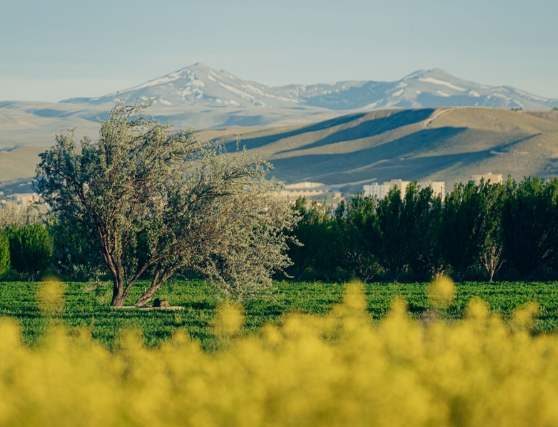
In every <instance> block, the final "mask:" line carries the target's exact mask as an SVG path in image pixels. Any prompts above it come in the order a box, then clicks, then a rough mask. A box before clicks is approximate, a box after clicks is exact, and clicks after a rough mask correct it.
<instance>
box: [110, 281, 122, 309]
mask: <svg viewBox="0 0 558 427" xmlns="http://www.w3.org/2000/svg"><path fill="white" fill-rule="evenodd" d="M125 300H126V295H124V284H123V283H122V282H121V281H119V280H117V279H116V278H115V279H114V285H113V288H112V301H111V303H110V305H111V306H112V307H122V306H123V305H124V301H125Z"/></svg>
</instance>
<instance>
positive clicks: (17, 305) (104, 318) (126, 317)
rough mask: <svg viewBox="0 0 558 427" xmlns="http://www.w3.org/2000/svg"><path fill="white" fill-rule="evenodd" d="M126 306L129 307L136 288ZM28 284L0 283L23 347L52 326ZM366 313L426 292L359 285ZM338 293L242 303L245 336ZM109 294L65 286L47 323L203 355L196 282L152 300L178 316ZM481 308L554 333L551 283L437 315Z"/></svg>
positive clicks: (2, 306)
mask: <svg viewBox="0 0 558 427" xmlns="http://www.w3.org/2000/svg"><path fill="white" fill-rule="evenodd" d="M144 285H145V286H147V283H145V284H140V286H139V287H138V288H137V289H136V293H134V294H132V295H131V296H130V298H129V302H130V303H131V302H132V301H133V300H134V297H135V296H137V295H139V293H140V291H142V289H143V286H144ZM38 286H39V284H38V283H36V282H3V283H0V315H1V316H8V317H12V318H15V319H17V320H18V321H19V323H20V324H21V325H22V328H23V338H24V341H25V342H26V343H27V344H31V345H32V344H34V343H36V342H37V341H38V340H40V337H41V335H42V334H43V332H44V331H45V330H46V329H47V327H48V325H49V323H50V322H51V321H52V319H50V318H48V317H47V316H45V315H44V313H42V312H41V310H39V307H38V304H37V298H36V294H37V289H38ZM365 287H366V296H367V300H368V310H369V312H370V314H371V315H372V316H373V318H374V319H380V318H382V317H383V316H384V315H385V314H386V313H387V312H388V310H389V307H390V304H391V302H392V301H393V299H394V298H395V297H399V298H402V299H405V300H406V301H407V302H408V305H409V312H410V315H411V316H413V317H416V318H418V317H420V316H422V315H423V314H424V313H425V311H426V310H428V299H427V297H426V289H427V284H424V283H422V284H420V283H412V284H409V283H404V284H386V283H371V284H366V285H365ZM342 293H343V285H342V284H339V283H321V282H276V289H275V291H274V297H273V298H272V299H268V300H265V299H259V300H252V301H248V302H246V303H244V309H245V312H246V332H247V333H251V332H254V331H257V330H258V328H260V327H261V325H263V324H264V323H266V322H277V321H279V320H280V317H281V315H282V314H283V313H286V312H307V313H320V314H323V313H327V312H328V311H329V310H330V309H331V308H332V306H333V305H334V304H336V303H339V302H341V299H342ZM110 295H111V286H110V284H109V283H104V284H100V285H95V284H91V283H76V282H73V283H67V284H66V291H65V304H64V309H63V310H62V312H61V313H60V314H59V315H57V316H56V318H55V319H54V320H55V321H61V322H62V323H63V324H65V325H66V326H68V327H70V328H86V329H88V330H90V331H91V334H92V336H93V338H94V339H97V340H99V341H101V342H102V343H104V344H106V345H108V346H111V345H112V344H113V342H114V338H115V337H116V336H117V334H118V332H119V331H120V330H121V329H122V328H134V329H137V330H139V331H141V332H142V334H143V336H144V340H145V344H146V345H148V346H157V345H159V344H160V343H161V342H162V341H163V340H166V339H168V338H170V336H171V335H172V333H173V331H175V330H177V329H183V330H184V329H185V330H187V331H188V333H189V334H190V336H191V337H192V338H194V339H196V340H199V341H200V342H201V343H202V345H203V347H204V348H206V349H211V348H212V346H213V345H214V344H215V343H216V339H215V338H214V337H213V335H212V334H211V319H212V317H213V315H214V311H215V308H216V307H217V305H218V303H219V301H220V300H221V299H220V295H219V294H218V292H216V291H215V290H214V289H213V288H211V287H210V286H208V285H207V284H206V283H205V282H203V281H191V282H186V281H175V282H173V283H172V284H171V285H170V286H165V287H164V288H163V289H162V290H161V291H160V293H159V295H158V296H159V297H160V298H162V299H167V300H168V301H169V302H170V303H171V305H180V306H183V307H184V308H185V309H184V310H182V311H165V310H153V311H144V310H138V309H130V310H126V309H124V310H122V309H120V310H119V309H111V308H110V307H109V306H108V305H109V302H110ZM474 296H477V297H480V298H482V299H483V300H485V301H487V302H488V304H489V305H490V308H491V310H493V311H494V312H497V313H499V314H501V315H502V316H503V317H504V318H507V317H509V315H510V314H511V312H512V310H513V309H514V308H516V307H520V306H522V305H524V304H526V303H528V302H530V301H535V302H537V303H538V304H539V306H540V308H541V309H540V312H539V315H538V317H537V321H536V324H535V327H534V332H535V333H542V332H551V331H554V330H556V329H557V327H558V283H557V282H547V283H523V282H513V283H512V282H501V283H472V282H468V283H463V284H457V298H456V300H455V301H454V302H453V304H452V305H451V306H450V307H449V309H448V310H447V312H446V313H445V315H446V316H447V317H449V318H454V319H459V318H461V317H462V316H463V313H464V310H465V306H466V305H467V303H468V301H469V300H470V299H471V298H472V297H474Z"/></svg>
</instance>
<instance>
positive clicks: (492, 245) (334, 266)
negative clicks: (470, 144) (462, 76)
mask: <svg viewBox="0 0 558 427" xmlns="http://www.w3.org/2000/svg"><path fill="white" fill-rule="evenodd" d="M293 209H295V210H296V211H297V212H298V213H299V214H300V219H299V224H298V227H297V229H296V231H295V235H296V237H297V238H298V240H299V241H300V242H301V243H302V244H303V246H295V245H292V247H291V250H290V256H291V259H292V260H293V262H294V265H293V266H292V267H291V268H290V270H289V273H290V275H291V276H293V277H294V278H296V279H302V278H319V279H324V280H331V279H332V278H336V279H342V278H349V277H359V278H361V279H362V280H363V281H365V282H366V281H369V280H371V279H372V278H374V277H376V278H378V277H380V278H384V279H388V280H393V281H399V280H404V279H407V280H430V279H431V278H432V277H436V276H439V275H441V274H451V275H453V276H454V277H455V278H456V279H457V280H459V281H462V280H464V279H466V278H469V279H480V280H489V281H492V280H493V279H494V278H495V277H498V278H500V279H512V278H515V279H524V280H533V279H541V280H544V279H547V278H550V277H555V276H558V179H556V178H554V179H551V180H543V179H539V178H525V179H524V180H523V181H521V182H519V183H517V182H515V181H514V180H513V179H511V178H509V179H508V180H507V181H506V182H505V183H502V184H492V183H490V182H481V183H480V184H479V185H475V183H473V182H472V181H470V182H468V183H461V184H457V185H456V186H455V187H454V189H453V191H452V192H451V193H450V194H448V195H447V196H446V198H445V200H442V199H441V197H440V196H437V195H435V194H433V192H432V189H431V188H420V187H419V186H418V185H417V183H416V182H414V183H411V184H410V185H409V186H408V188H407V189H406V193H405V196H404V197H403V198H402V197H401V191H400V190H399V189H397V188H394V189H393V190H392V191H390V193H389V194H388V195H387V196H386V198H384V199H383V200H376V199H373V198H370V197H363V196H362V195H357V196H355V197H354V198H352V199H350V200H348V201H344V202H341V203H340V204H339V205H338V206H337V207H336V208H335V209H331V208H329V207H327V206H326V204H321V203H317V202H311V203H310V204H307V202H306V200H305V199H298V200H297V201H296V203H295V205H294V207H293Z"/></svg>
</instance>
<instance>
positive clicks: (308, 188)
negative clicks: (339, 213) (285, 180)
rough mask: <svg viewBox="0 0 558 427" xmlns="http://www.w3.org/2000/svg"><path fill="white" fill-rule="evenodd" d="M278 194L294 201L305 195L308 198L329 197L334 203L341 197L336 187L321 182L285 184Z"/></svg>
mask: <svg viewBox="0 0 558 427" xmlns="http://www.w3.org/2000/svg"><path fill="white" fill-rule="evenodd" d="M278 196H279V197H280V198H282V199H289V200H291V201H294V200H296V199H298V198H299V197H306V198H307V199H308V200H325V199H326V198H327V199H330V200H332V201H333V202H334V203H335V202H338V201H340V200H341V199H342V195H341V192H340V191H339V190H338V189H337V187H330V186H329V185H326V184H323V183H321V182H297V183H295V184H289V185H286V186H285V187H284V188H283V189H282V190H281V191H279V194H278Z"/></svg>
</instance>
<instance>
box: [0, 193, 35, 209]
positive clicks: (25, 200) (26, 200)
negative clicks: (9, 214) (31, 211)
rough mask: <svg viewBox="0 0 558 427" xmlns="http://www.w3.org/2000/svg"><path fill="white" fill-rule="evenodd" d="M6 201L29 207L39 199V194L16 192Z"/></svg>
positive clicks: (25, 207)
mask: <svg viewBox="0 0 558 427" xmlns="http://www.w3.org/2000/svg"><path fill="white" fill-rule="evenodd" d="M6 201H7V202H11V203H13V204H15V205H17V206H21V207H22V208H24V209H27V207H28V206H30V205H31V204H33V203H36V202H38V201H39V195H38V194H37V193H14V194H10V195H8V196H7V197H6Z"/></svg>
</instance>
